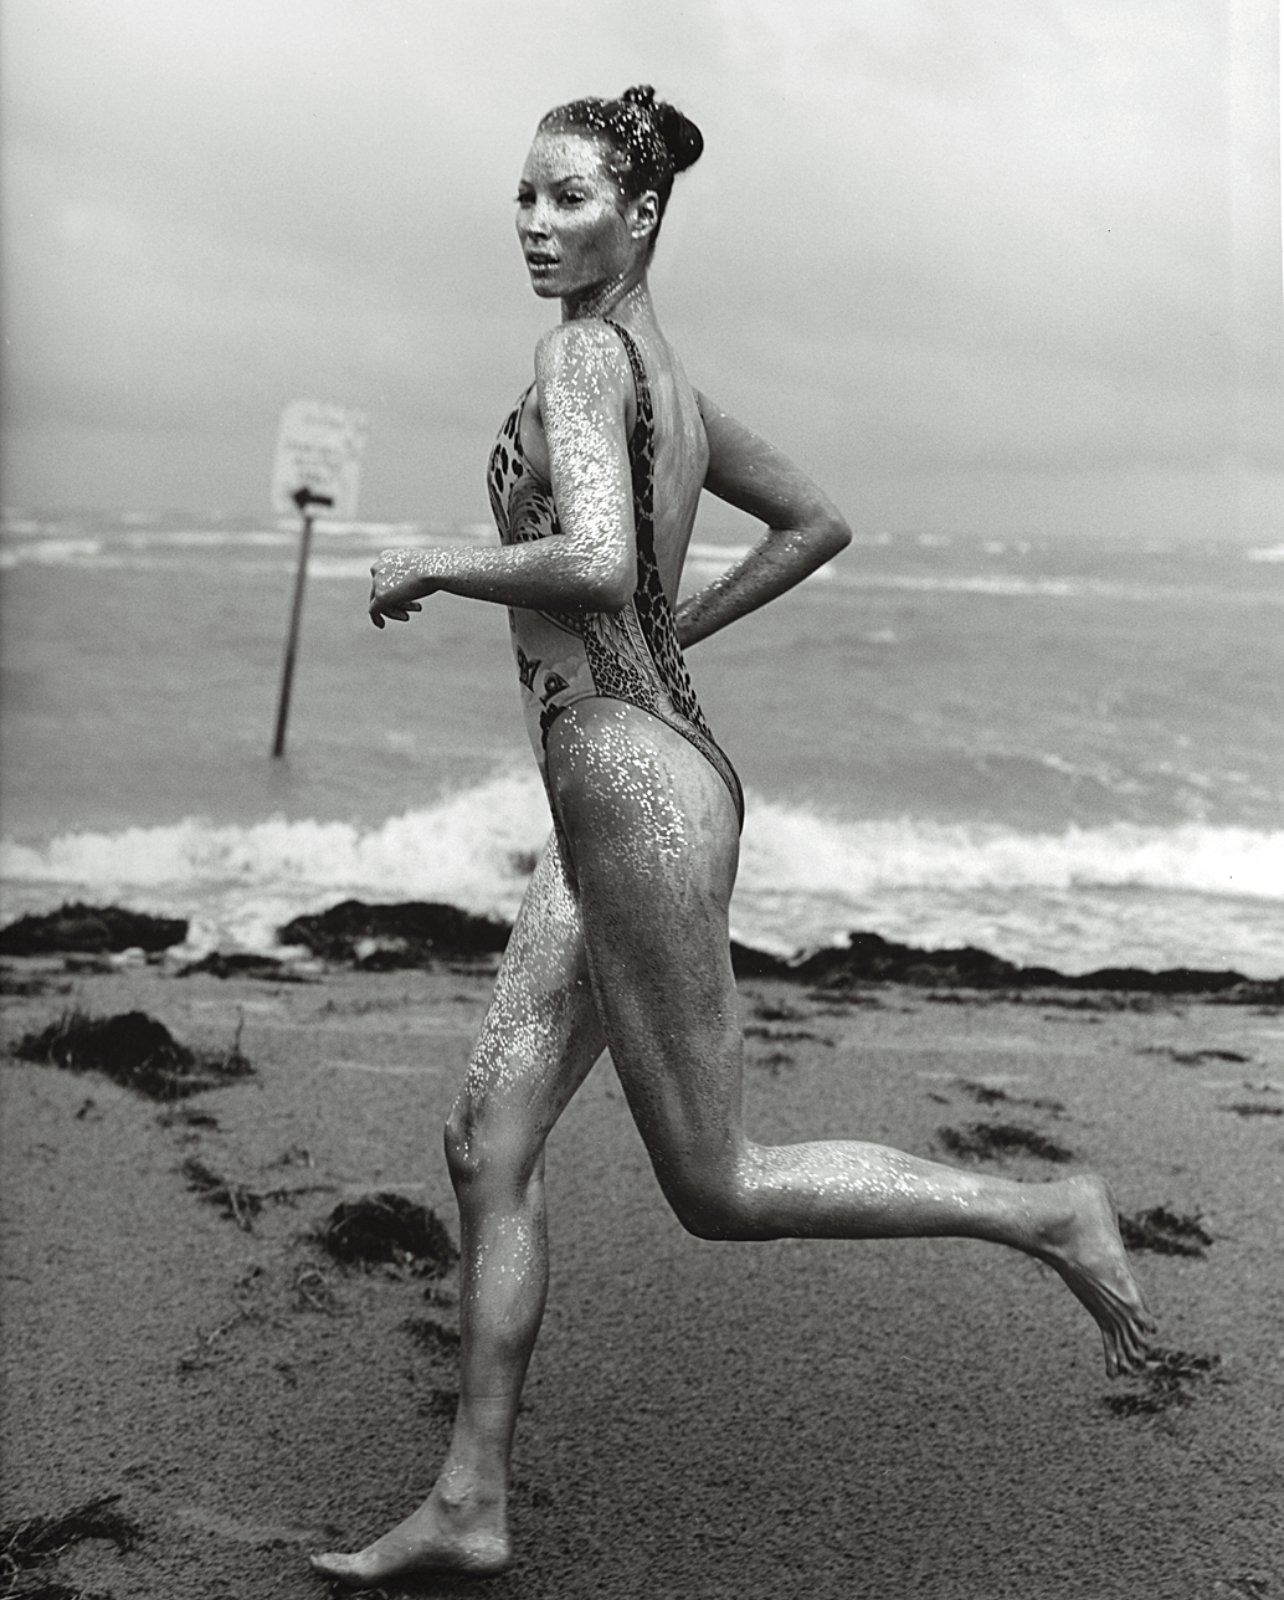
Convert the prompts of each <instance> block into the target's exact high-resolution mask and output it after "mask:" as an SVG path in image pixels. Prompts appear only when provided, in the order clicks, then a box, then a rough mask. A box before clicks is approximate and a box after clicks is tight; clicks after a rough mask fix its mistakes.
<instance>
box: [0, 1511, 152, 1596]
mask: <svg viewBox="0 0 1284 1600" xmlns="http://www.w3.org/2000/svg"><path fill="white" fill-rule="evenodd" d="M119 1499H120V1496H119V1495H118V1494H106V1495H103V1496H101V1498H99V1499H97V1500H90V1501H88V1502H86V1504H85V1505H83V1506H77V1507H76V1509H75V1510H74V1511H66V1512H64V1513H63V1514H62V1515H61V1516H58V1517H48V1516H46V1517H26V1518H24V1519H23V1521H21V1522H15V1523H11V1524H10V1525H9V1526H8V1527H6V1528H0V1596H4V1597H5V1600H105V1597H103V1596H101V1595H96V1594H93V1593H91V1592H90V1591H89V1590H85V1589H80V1588H74V1589H73V1588H70V1587H69V1586H68V1585H66V1584H63V1583H57V1582H54V1581H51V1580H50V1579H48V1578H47V1577H46V1576H45V1575H44V1574H45V1570H46V1568H47V1567H48V1565H49V1563H50V1562H53V1561H56V1560H57V1559H58V1557H59V1556H60V1555H62V1554H63V1553H64V1552H65V1551H67V1550H70V1549H71V1547H72V1546H73V1545H76V1544H81V1543H82V1542H83V1541H84V1540H86V1539H107V1540H110V1541H111V1543H112V1544H114V1545H115V1546H116V1549H117V1550H118V1551H120V1553H121V1554H122V1555H123V1554H124V1553H125V1552H126V1551H129V1550H132V1549H133V1547H134V1545H135V1544H136V1543H137V1541H138V1540H139V1539H140V1538H141V1537H142V1530H141V1529H140V1528H139V1527H138V1526H137V1524H136V1523H134V1522H132V1521H131V1520H130V1519H129V1518H128V1517H126V1516H124V1515H123V1514H122V1513H121V1512H119V1511H114V1510H113V1509H112V1507H113V1506H114V1505H115V1504H116V1502H117V1501H118V1500H119Z"/></svg>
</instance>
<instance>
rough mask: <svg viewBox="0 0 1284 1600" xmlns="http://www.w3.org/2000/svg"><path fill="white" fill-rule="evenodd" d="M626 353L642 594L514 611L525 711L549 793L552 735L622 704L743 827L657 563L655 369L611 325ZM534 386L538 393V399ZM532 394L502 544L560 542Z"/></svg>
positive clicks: (494, 484) (495, 488) (501, 463)
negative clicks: (600, 707)
mask: <svg viewBox="0 0 1284 1600" xmlns="http://www.w3.org/2000/svg"><path fill="white" fill-rule="evenodd" d="M604 320H605V321H606V322H607V326H608V327H611V328H614V329H615V331H616V333H618V334H619V336H620V338H621V340H622V341H623V343H624V348H625V351H626V352H627V354H628V358H629V365H630V366H631V367H632V369H633V383H634V390H635V394H636V399H637V421H636V423H635V424H634V427H633V434H632V437H631V438H630V439H629V467H630V471H631V474H632V479H633V523H634V528H635V530H636V535H637V585H636V587H635V588H634V591H633V595H632V598H631V599H630V600H629V602H628V604H627V605H625V606H624V607H622V609H621V610H619V611H532V610H528V609H526V608H524V607H523V608H516V607H514V608H510V610H509V613H508V625H509V629H510V632H511V634H512V640H513V654H514V656H515V657H516V660H517V675H518V678H519V679H520V681H521V693H522V709H523V712H524V713H525V717H526V730H527V732H528V734H529V735H530V740H531V745H532V747H533V748H534V751H535V759H536V761H537V762H538V763H539V768H540V772H541V774H542V775H543V777H544V780H545V784H546V785H547V781H548V774H547V765H546V747H547V743H548V734H549V729H550V728H551V727H552V726H553V723H554V722H555V721H556V720H557V718H558V717H559V716H561V714H562V712H563V711H566V710H567V709H568V708H569V707H571V706H573V705H577V704H578V703H579V702H580V701H582V700H589V699H607V700H623V701H626V702H627V703H628V704H629V705H633V706H638V707H639V708H640V709H641V710H643V711H646V712H649V713H650V714H651V716H653V717H658V718H659V719H660V721H661V722H664V723H666V724H667V725H668V726H669V727H670V728H673V729H675V730H676V731H677V732H678V733H680V734H681V735H682V737H683V738H684V739H686V740H688V741H689V742H690V743H691V744H693V745H694V746H695V748H696V749H697V750H698V751H699V752H700V754H701V755H702V756H704V758H705V759H706V760H707V761H708V762H709V763H710V765H711V766H712V767H713V768H714V769H715V771H717V772H718V774H719V775H720V776H721V778H722V779H723V781H724V782H725V783H726V785H727V788H728V789H729V790H730V792H731V798H732V800H733V802H734V803H735V807H736V816H737V818H738V819H739V821H740V823H741V825H742V826H743V823H744V796H743V794H742V792H741V788H740V780H739V778H738V777H737V776H736V772H735V768H734V767H733V766H732V765H731V763H730V761H728V759H727V757H726V756H725V755H724V753H723V752H722V750H721V749H719V747H718V745H717V743H716V742H715V740H714V737H713V734H712V733H711V732H710V731H709V725H708V723H707V722H706V721H705V720H704V713H703V712H702V711H701V710H700V704H699V701H697V699H696V695H695V690H694V689H693V688H692V686H691V679H690V677H689V676H688V673H687V669H686V663H685V662H684V661H683V659H682V651H681V649H680V648H679V646H678V634H677V628H676V626H675V624H674V620H673V609H672V607H671V606H670V604H669V600H668V596H667V595H666V594H665V592H664V588H663V585H662V584H661V582H660V569H659V567H658V565H657V563H656V558H655V522H654V469H655V418H654V414H653V412H652V408H651V389H650V385H649V384H648V382H647V376H646V368H645V366H644V365H643V364H642V357H641V355H640V354H639V353H638V347H637V345H636V344H635V343H634V341H633V338H632V337H631V335H630V334H629V333H628V332H627V331H626V330H625V329H624V328H622V327H621V326H620V325H619V323H616V322H611V321H609V319H604ZM533 388H534V385H533V384H532V385H531V389H533ZM531 389H527V390H526V393H525V394H523V395H522V397H521V399H520V400H519V401H518V402H517V404H516V405H515V406H514V407H513V410H512V412H511V413H510V415H509V417H508V420H507V421H506V422H505V423H504V426H503V427H502V428H501V429H500V432H499V437H498V438H497V439H496V440H495V448H494V449H493V450H492V451H491V456H490V465H489V470H488V472H487V485H488V487H489V490H490V503H491V510H492V511H493V512H494V515H495V523H496V526H497V527H498V529H499V537H500V541H501V543H503V544H506V545H510V544H523V543H525V542H526V541H528V540H531V539H545V538H548V537H550V536H553V535H560V533H561V531H562V530H561V527H560V526H559V523H558V519H557V508H556V506H555V505H554V504H553V491H552V489H551V488H550V487H549V486H548V484H546V483H545V482H544V481H543V479H542V478H540V477H538V476H537V475H536V473H535V470H534V468H533V467H532V466H531V465H530V463H529V462H528V461H527V460H526V457H525V453H524V452H523V450H522V435H521V422H522V413H523V411H524V410H525V408H526V402H527V401H528V400H529V398H530V395H531Z"/></svg>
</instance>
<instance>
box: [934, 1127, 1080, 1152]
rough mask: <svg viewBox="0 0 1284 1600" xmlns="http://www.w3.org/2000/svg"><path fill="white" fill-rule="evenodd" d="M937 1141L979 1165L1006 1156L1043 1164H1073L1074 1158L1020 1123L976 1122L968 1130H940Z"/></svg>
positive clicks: (1045, 1137) (1057, 1145)
mask: <svg viewBox="0 0 1284 1600" xmlns="http://www.w3.org/2000/svg"><path fill="white" fill-rule="evenodd" d="M938 1137H939V1139H940V1141H941V1143H942V1144H943V1145H944V1146H945V1148H946V1149H947V1150H948V1151H949V1152H950V1153H951V1154H952V1155H956V1156H970V1157H972V1158H973V1159H974V1160H977V1161H999V1160H1002V1158H1003V1157H1004V1156H1009V1155H1026V1156H1037V1157H1038V1158H1039V1160H1040V1161H1073V1160H1074V1154H1073V1152H1072V1151H1069V1150H1067V1149H1066V1148H1065V1146H1064V1145H1060V1144H1058V1143H1057V1142H1056V1140H1055V1139H1049V1138H1048V1137H1047V1136H1046V1135H1045V1134H1042V1133H1040V1132H1039V1131H1038V1129H1037V1128H1023V1127H1022V1126H1021V1125H1020V1123H1017V1122H974V1123H972V1124H971V1126H970V1127H967V1128H941V1129H940V1130H939V1133H938Z"/></svg>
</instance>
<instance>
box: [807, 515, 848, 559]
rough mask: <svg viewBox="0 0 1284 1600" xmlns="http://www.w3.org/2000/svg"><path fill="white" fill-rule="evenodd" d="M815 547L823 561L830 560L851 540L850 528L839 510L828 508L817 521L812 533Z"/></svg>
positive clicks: (844, 548)
mask: <svg viewBox="0 0 1284 1600" xmlns="http://www.w3.org/2000/svg"><path fill="white" fill-rule="evenodd" d="M813 540H814V542H815V546H816V549H817V550H818V551H819V552H820V555H821V559H822V560H823V561H832V560H833V559H834V557H835V556H836V555H838V554H839V553H840V552H841V551H843V550H846V548H847V546H848V545H849V544H850V543H851V542H852V530H851V529H850V528H849V527H848V526H847V522H846V520H845V518H844V517H843V516H842V515H841V513H840V512H837V511H834V510H832V509H831V510H830V511H828V512H827V513H826V515H825V516H824V518H823V519H822V520H821V521H820V522H819V523H817V525H816V528H815V532H814V534H813Z"/></svg>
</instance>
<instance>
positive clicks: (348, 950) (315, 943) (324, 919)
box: [277, 900, 512, 972]
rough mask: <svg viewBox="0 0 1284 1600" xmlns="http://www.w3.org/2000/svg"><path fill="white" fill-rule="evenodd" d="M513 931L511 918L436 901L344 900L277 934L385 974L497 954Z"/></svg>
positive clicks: (290, 942) (299, 919)
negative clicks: (504, 919)
mask: <svg viewBox="0 0 1284 1600" xmlns="http://www.w3.org/2000/svg"><path fill="white" fill-rule="evenodd" d="M511 932H512V928H511V925H510V924H509V923H507V922H498V921H496V920H495V919H494V918H492V917H478V916H474V915H473V914H472V913H471V912H468V911H461V910H459V908H458V907H457V906H451V905H444V904H441V903H439V902H437V901H432V900H407V901H404V902H402V903H400V904H397V905H367V904H366V902H365V901H363V900H344V901H343V902H342V903H341V904H340V905H337V906H331V907H330V909H329V910H328V911H322V912H319V913H318V914H316V915H315V916H305V917H295V919H294V921H293V922H287V923H286V924H285V926H284V927H283V928H279V929H278V930H277V938H278V939H280V941H281V943H282V944H286V945H300V944H301V945H304V946H306V948H307V949H308V950H309V951H310V952H311V953H312V954H313V955H314V956H319V957H320V958H321V959H322V960H323V961H338V962H351V963H353V964H355V965H356V966H358V967H360V968H362V969H363V970H364V971H367V972H381V971H389V970H392V969H394V968H398V967H431V966H433V965H435V964H436V963H438V962H442V961H445V962H451V961H475V960H477V959H478V958H479V957H482V956H492V955H498V954H499V953H500V952H501V951H502V950H503V949H504V947H505V945H506V944H507V943H508V936H509V934H510V933H511Z"/></svg>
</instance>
